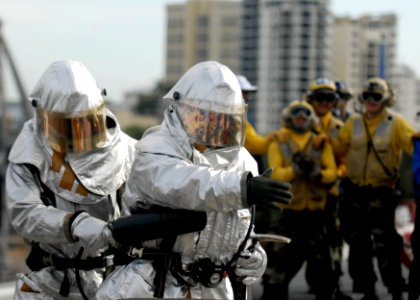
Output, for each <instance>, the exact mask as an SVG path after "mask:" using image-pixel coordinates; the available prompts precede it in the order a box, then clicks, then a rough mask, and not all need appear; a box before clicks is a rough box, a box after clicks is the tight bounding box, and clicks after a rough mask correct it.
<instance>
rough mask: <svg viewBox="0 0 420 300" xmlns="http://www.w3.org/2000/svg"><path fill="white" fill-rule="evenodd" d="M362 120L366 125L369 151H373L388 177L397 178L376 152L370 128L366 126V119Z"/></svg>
mask: <svg viewBox="0 0 420 300" xmlns="http://www.w3.org/2000/svg"><path fill="white" fill-rule="evenodd" d="M362 120H363V125H364V127H365V131H366V139H367V147H368V151H369V150H370V149H372V151H373V154H374V155H375V157H376V159H377V160H378V162H379V164H380V165H381V167H382V169H383V170H384V172H385V174H386V175H388V176H389V177H391V178H395V177H396V176H395V175H394V174H392V172H391V171H390V170H389V169H388V168H387V167H386V166H385V164H384V162H383V161H382V159H381V157H380V156H379V154H378V151H376V148H375V145H374V144H373V140H372V135H371V134H370V132H369V128H368V126H367V124H366V120H365V118H363V117H362Z"/></svg>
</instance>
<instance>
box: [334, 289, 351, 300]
mask: <svg viewBox="0 0 420 300" xmlns="http://www.w3.org/2000/svg"><path fill="white" fill-rule="evenodd" d="M333 299H334V300H353V298H352V297H351V296H349V295H346V294H344V293H343V292H342V291H340V290H339V289H336V290H335V292H334V298H333Z"/></svg>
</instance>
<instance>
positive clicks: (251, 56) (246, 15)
mask: <svg viewBox="0 0 420 300" xmlns="http://www.w3.org/2000/svg"><path fill="white" fill-rule="evenodd" d="M258 29H259V0H243V1H242V31H241V50H240V73H241V74H242V75H244V76H246V77H247V78H248V80H249V81H250V82H251V83H252V84H257V81H258V76H257V72H258V63H257V62H258V36H259V35H258ZM249 98H250V99H249V101H248V120H249V121H250V122H251V123H252V124H253V125H254V126H255V118H256V114H257V103H258V92H257V93H254V94H251V95H250V96H249Z"/></svg>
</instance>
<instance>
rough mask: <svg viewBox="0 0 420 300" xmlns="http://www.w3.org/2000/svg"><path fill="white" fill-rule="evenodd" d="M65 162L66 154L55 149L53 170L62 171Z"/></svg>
mask: <svg viewBox="0 0 420 300" xmlns="http://www.w3.org/2000/svg"><path fill="white" fill-rule="evenodd" d="M63 163H64V155H63V154H60V153H58V152H56V151H54V153H53V156H52V165H51V170H53V171H54V172H56V173H60V169H61V166H62V165H63Z"/></svg>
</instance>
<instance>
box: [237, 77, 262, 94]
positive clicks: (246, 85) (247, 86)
mask: <svg viewBox="0 0 420 300" xmlns="http://www.w3.org/2000/svg"><path fill="white" fill-rule="evenodd" d="M236 78H238V82H239V86H240V87H241V90H242V91H243V92H256V91H257V87H256V86H255V85H252V84H251V83H250V82H249V80H248V79H247V78H246V77H245V76H244V75H236Z"/></svg>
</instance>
